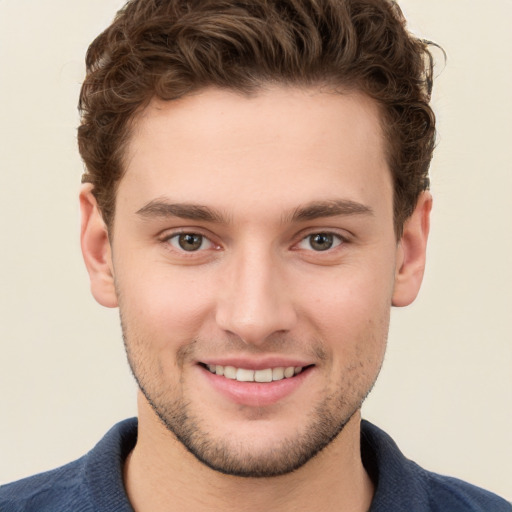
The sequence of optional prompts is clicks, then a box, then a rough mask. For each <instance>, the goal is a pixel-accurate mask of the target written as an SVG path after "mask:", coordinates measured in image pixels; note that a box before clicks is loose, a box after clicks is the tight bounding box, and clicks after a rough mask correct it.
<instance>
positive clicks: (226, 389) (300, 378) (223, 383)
mask: <svg viewBox="0 0 512 512" xmlns="http://www.w3.org/2000/svg"><path fill="white" fill-rule="evenodd" d="M199 368H200V370H201V372H202V373H203V375H204V376H205V377H206V379H208V381H209V383H210V385H211V386H212V387H213V388H214V389H215V390H216V391H218V392H219V393H220V394H222V395H224V396H225V397H227V398H228V399H229V400H230V401H231V402H233V403H235V404H239V405H248V406H252V407H263V406H267V405H272V404H275V403H277V402H279V401H280V400H283V399H284V398H286V397H288V396H290V395H292V394H293V393H295V392H296V391H297V390H298V388H299V387H300V386H301V385H302V384H303V383H304V381H305V380H306V379H307V378H308V377H309V375H310V374H311V372H312V370H313V367H309V368H306V369H305V370H303V371H302V372H301V373H299V374H298V375H295V376H294V377H291V378H289V379H286V378H284V379H282V380H277V381H273V382H265V383H260V382H239V381H237V380H232V379H227V378H226V377H222V376H220V375H216V374H215V373H212V372H210V371H209V370H207V369H206V368H203V367H202V366H199Z"/></svg>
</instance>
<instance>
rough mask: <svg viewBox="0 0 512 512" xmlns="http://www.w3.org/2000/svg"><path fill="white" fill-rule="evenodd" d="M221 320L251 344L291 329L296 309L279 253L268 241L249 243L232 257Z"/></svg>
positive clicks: (219, 306)
mask: <svg viewBox="0 0 512 512" xmlns="http://www.w3.org/2000/svg"><path fill="white" fill-rule="evenodd" d="M228 266H229V269H228V271H227V272H226V274H225V280H224V284H225V289H224V293H222V294H221V299H220V300H219V302H218V304H217V312H216V315H217V323H218V325H219V327H221V328H222V329H223V330H225V331H229V332H231V333H232V334H235V335H236V336H238V337H239V338H241V339H242V340H243V341H244V342H245V343H247V344H261V343H263V342H264V341H265V340H266V339H267V338H268V337H269V336H270V335H272V334H273V333H276V332H280V331H281V332H282V331H287V330H289V329H290V328H291V327H292V326H293V323H294V322H295V311H294V308H293V303H292V301H291V297H290V296H289V295H288V292H287V286H286V278H285V275H284V273H283V271H282V270H283V269H282V268H281V266H280V261H279V257H278V256H277V255H276V254H274V252H273V251H272V249H271V248H270V247H267V246H266V245H265V244H254V243H252V244H246V245H244V246H243V247H240V248H239V249H238V250H237V251H234V253H233V254H232V255H231V257H230V261H229V264H228Z"/></svg>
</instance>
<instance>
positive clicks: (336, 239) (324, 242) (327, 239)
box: [299, 233, 343, 252]
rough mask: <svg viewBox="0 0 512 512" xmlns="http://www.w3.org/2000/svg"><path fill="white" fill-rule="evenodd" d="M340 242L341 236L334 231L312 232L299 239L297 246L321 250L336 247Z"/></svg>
mask: <svg viewBox="0 0 512 512" xmlns="http://www.w3.org/2000/svg"><path fill="white" fill-rule="evenodd" d="M342 242H343V240H342V239H341V237H340V236H338V235H335V234H334V233H313V234H312V235H308V236H307V237H305V238H303V239H302V240H301V241H300V243H299V248H300V249H307V250H313V251H316V252H321V251H328V250H329V249H332V248H333V247H337V246H338V245H340V244H341V243H342Z"/></svg>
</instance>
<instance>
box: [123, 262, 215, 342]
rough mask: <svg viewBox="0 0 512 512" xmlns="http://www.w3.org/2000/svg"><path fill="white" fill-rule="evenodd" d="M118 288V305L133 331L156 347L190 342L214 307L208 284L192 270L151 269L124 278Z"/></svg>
mask: <svg viewBox="0 0 512 512" xmlns="http://www.w3.org/2000/svg"><path fill="white" fill-rule="evenodd" d="M119 288H120V289H119V292H120V304H119V306H120V309H121V313H122V314H123V317H124V318H125V319H128V321H129V325H128V327H129V329H130V331H134V332H135V333H136V335H137V337H138V338H139V339H143V340H147V341H150V342H151V344H152V346H153V348H154V349H156V350H166V349H167V348H170V347H171V346H172V347H173V348H174V349H175V348H176V346H179V345H181V344H186V343H189V342H190V341H191V340H193V339H194V338H195V337H196V336H197V333H198V331H199V326H200V325H201V323H202V322H204V318H205V316H207V315H208V314H209V311H210V310H211V300H210V297H209V295H208V293H206V291H207V288H208V287H207V286H205V283H204V280H203V279H201V278H200V277H194V276H192V275H190V273H189V275H186V276H184V275H183V273H177V272H176V273H171V272H168V271H167V272H166V271H162V272H159V273H149V272H148V273H144V276H143V278H142V275H138V276H133V277H132V278H131V279H129V280H123V281H122V282H121V283H119Z"/></svg>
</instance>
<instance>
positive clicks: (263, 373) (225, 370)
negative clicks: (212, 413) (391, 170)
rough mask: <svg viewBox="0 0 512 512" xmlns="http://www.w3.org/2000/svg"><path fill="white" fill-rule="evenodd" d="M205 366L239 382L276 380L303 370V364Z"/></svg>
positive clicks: (287, 377) (286, 377) (216, 373)
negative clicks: (258, 366) (259, 367)
mask: <svg viewBox="0 0 512 512" xmlns="http://www.w3.org/2000/svg"><path fill="white" fill-rule="evenodd" d="M205 367H206V368H207V369H208V370H209V371H210V372H211V373H214V374H215V375H220V376H223V377H225V378H226V379H231V380H237V381H238V382H275V381H279V380H283V379H290V378H291V377H294V376H295V375H298V374H299V373H301V372H302V370H303V368H302V367H301V366H288V367H283V366H279V367H277V368H265V369H263V370H248V369H246V368H235V367H234V366H221V365H219V364H217V365H215V364H209V365H205Z"/></svg>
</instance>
